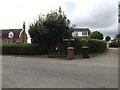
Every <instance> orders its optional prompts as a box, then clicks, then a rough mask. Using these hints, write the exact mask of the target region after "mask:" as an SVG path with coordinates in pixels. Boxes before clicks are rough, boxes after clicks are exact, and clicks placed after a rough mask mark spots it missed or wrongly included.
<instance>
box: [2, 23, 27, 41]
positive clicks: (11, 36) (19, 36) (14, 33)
mask: <svg viewBox="0 0 120 90" xmlns="http://www.w3.org/2000/svg"><path fill="white" fill-rule="evenodd" d="M0 43H27V34H26V32H25V22H24V23H23V28H22V29H2V30H0Z"/></svg>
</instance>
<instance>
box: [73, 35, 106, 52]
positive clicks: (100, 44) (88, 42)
mask: <svg viewBox="0 0 120 90" xmlns="http://www.w3.org/2000/svg"><path fill="white" fill-rule="evenodd" d="M74 39H75V41H74V42H72V45H71V46H73V47H74V49H75V51H74V52H75V54H80V53H81V51H82V47H83V46H88V47H89V52H90V53H99V52H103V51H104V50H105V49H106V42H105V41H103V40H98V39H87V38H86V39H85V38H84V39H82V38H80V37H75V38H74Z"/></svg>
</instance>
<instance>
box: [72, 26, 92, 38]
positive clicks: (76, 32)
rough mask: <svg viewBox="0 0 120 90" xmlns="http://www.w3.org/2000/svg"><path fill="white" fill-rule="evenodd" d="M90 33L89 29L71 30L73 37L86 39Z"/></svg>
mask: <svg viewBox="0 0 120 90" xmlns="http://www.w3.org/2000/svg"><path fill="white" fill-rule="evenodd" d="M90 33H91V31H90V30H89V28H73V32H72V36H73V37H76V36H78V37H88V36H89V34H90Z"/></svg>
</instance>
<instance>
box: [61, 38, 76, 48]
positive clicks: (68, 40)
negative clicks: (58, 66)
mask: <svg viewBox="0 0 120 90" xmlns="http://www.w3.org/2000/svg"><path fill="white" fill-rule="evenodd" d="M63 41H67V42H68V47H69V46H70V41H75V39H72V38H71V39H63Z"/></svg>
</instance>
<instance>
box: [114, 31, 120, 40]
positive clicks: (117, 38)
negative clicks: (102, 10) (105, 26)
mask: <svg viewBox="0 0 120 90" xmlns="http://www.w3.org/2000/svg"><path fill="white" fill-rule="evenodd" d="M115 39H116V40H117V41H120V33H119V34H117V35H116V36H115Z"/></svg>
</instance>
